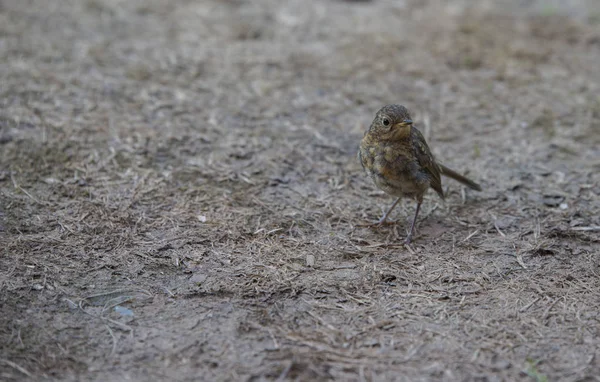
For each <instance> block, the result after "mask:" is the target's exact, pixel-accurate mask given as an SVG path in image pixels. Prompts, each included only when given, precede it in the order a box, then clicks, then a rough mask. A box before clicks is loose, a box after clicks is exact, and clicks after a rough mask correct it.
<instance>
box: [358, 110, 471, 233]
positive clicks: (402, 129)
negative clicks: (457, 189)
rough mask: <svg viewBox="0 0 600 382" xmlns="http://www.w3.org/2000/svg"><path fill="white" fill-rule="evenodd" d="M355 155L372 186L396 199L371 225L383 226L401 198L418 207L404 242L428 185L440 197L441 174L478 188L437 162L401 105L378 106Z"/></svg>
mask: <svg viewBox="0 0 600 382" xmlns="http://www.w3.org/2000/svg"><path fill="white" fill-rule="evenodd" d="M358 158H359V160H360V162H361V164H362V166H363V168H364V169H365V171H366V172H367V174H368V175H369V176H370V177H371V179H373V182H375V185H377V187H379V188H380V189H382V190H383V191H385V192H386V193H387V194H389V195H392V196H396V197H397V199H396V201H395V202H394V204H393V205H392V207H391V208H390V209H389V210H388V211H387V212H386V213H385V215H384V216H383V217H382V218H381V219H380V220H379V221H378V222H377V223H375V224H374V225H382V224H384V223H385V222H386V219H387V217H388V215H389V214H390V212H391V211H392V209H394V207H395V206H396V204H398V201H399V200H400V199H401V198H403V197H408V198H412V199H415V200H416V201H417V209H416V211H415V217H414V219H413V222H412V225H411V228H410V232H409V233H408V236H407V237H406V243H410V241H411V239H412V235H413V232H414V228H415V223H416V220H417V216H418V214H419V209H420V207H421V203H422V202H423V195H424V194H425V192H426V191H427V190H428V189H429V188H430V187H431V188H433V189H434V190H435V192H437V194H438V195H439V196H440V197H441V198H442V199H443V198H444V191H443V189H442V179H441V175H445V176H448V177H450V178H453V179H455V180H457V181H459V182H461V183H462V184H464V185H465V186H467V187H469V188H471V189H473V190H477V191H481V187H480V186H479V185H478V184H477V183H475V182H473V181H472V180H470V179H467V178H465V177H464V176H462V175H460V174H458V173H457V172H455V171H453V170H451V169H449V168H448V167H446V166H444V165H442V164H440V163H438V162H437V161H436V160H435V158H434V156H433V154H431V151H430V150H429V146H427V142H425V138H424V137H423V135H422V134H421V132H420V131H419V130H418V129H417V128H416V127H414V126H413V124H412V119H411V118H410V114H409V112H408V110H407V109H406V108H405V107H404V106H402V105H387V106H384V107H383V108H381V109H380V110H379V111H378V112H377V115H376V116H375V119H374V120H373V123H371V127H369V130H368V131H367V132H366V133H365V136H364V137H363V139H362V141H361V142H360V148H359V151H358Z"/></svg>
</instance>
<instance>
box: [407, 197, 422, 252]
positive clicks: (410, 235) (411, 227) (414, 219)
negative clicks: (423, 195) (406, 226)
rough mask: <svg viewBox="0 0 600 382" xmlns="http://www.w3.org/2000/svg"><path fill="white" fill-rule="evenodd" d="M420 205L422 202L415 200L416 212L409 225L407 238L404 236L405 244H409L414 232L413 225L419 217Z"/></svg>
mask: <svg viewBox="0 0 600 382" xmlns="http://www.w3.org/2000/svg"><path fill="white" fill-rule="evenodd" d="M421 203H423V200H417V210H416V211H415V217H414V218H413V221H412V224H411V225H410V232H409V233H408V236H406V240H404V243H405V244H410V241H411V240H412V235H413V233H414V231H415V224H416V223H417V216H418V215H419V209H421Z"/></svg>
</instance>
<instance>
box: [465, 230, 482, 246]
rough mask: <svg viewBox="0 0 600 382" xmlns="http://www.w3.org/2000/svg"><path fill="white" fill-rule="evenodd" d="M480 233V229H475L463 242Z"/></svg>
mask: <svg viewBox="0 0 600 382" xmlns="http://www.w3.org/2000/svg"><path fill="white" fill-rule="evenodd" d="M478 233H479V230H478V229H476V230H475V231H473V233H470V234H469V236H467V237H465V238H464V239H463V241H462V242H463V243H464V242H465V241H467V240H469V239H470V238H472V237H473V236H475V235H477V234H478Z"/></svg>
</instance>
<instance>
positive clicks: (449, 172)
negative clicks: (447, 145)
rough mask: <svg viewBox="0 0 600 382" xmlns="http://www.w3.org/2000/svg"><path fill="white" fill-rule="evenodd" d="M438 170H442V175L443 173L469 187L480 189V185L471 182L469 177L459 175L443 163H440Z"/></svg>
mask: <svg viewBox="0 0 600 382" xmlns="http://www.w3.org/2000/svg"><path fill="white" fill-rule="evenodd" d="M439 166H440V170H442V171H441V172H442V175H445V176H447V177H450V178H452V179H454V180H457V181H459V182H460V183H462V184H464V185H465V186H467V187H469V188H470V189H473V190H475V191H481V186H480V185H478V184H477V183H475V182H473V181H472V180H471V179H468V178H465V177H464V176H462V175H460V174H459V173H457V172H456V171H454V170H452V169H449V168H448V167H446V166H444V165H443V164H440V165H439Z"/></svg>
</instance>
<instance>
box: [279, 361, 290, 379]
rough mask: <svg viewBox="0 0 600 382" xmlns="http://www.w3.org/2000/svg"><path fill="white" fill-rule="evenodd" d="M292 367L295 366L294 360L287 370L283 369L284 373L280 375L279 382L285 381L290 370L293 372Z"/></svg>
mask: <svg viewBox="0 0 600 382" xmlns="http://www.w3.org/2000/svg"><path fill="white" fill-rule="evenodd" d="M292 366H294V360H291V361H290V363H289V364H288V365H287V366H286V368H285V369H283V371H282V372H281V374H279V378H277V382H282V381H285V379H286V377H287V375H288V374H289V372H290V370H292Z"/></svg>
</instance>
